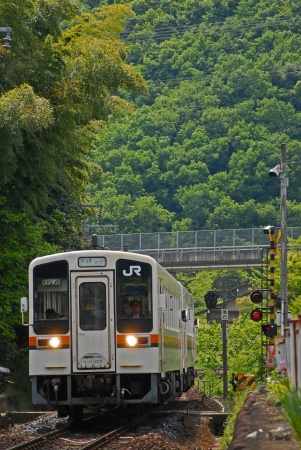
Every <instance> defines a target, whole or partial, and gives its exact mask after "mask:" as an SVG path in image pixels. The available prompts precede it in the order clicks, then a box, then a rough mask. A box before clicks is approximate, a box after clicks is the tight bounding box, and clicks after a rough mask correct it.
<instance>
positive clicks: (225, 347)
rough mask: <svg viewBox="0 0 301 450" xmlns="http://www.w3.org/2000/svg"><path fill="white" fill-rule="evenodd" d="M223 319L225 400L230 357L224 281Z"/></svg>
mask: <svg viewBox="0 0 301 450" xmlns="http://www.w3.org/2000/svg"><path fill="white" fill-rule="evenodd" d="M221 319H222V340H223V391H224V400H226V398H227V397H228V357H227V322H228V309H226V292H225V284H224V283H223V309H222V311H221Z"/></svg>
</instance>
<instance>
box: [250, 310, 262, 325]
mask: <svg viewBox="0 0 301 450" xmlns="http://www.w3.org/2000/svg"><path fill="white" fill-rule="evenodd" d="M262 316H263V314H262V311H260V309H258V308H256V309H253V311H251V314H250V317H251V320H253V321H254V322H260V321H261V320H262Z"/></svg>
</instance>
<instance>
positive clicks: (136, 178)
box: [0, 0, 301, 393]
mask: <svg viewBox="0 0 301 450" xmlns="http://www.w3.org/2000/svg"><path fill="white" fill-rule="evenodd" d="M100 4H101V5H102V6H101V7H100V8H98V6H99V5H100ZM108 4H109V5H108ZM0 17H1V26H3V27H6V26H9V27H11V28H12V30H13V31H12V36H11V37H12V41H11V50H10V51H8V52H7V51H5V50H4V49H2V47H1V50H0V76H1V96H0V142H1V153H0V199H1V205H0V206H1V214H0V231H1V233H0V236H1V237H0V242H1V256H0V279H1V281H0V284H1V291H0V307H1V320H0V343H1V349H3V351H2V352H1V354H2V359H1V361H0V362H1V364H2V365H9V366H10V367H14V361H15V360H16V358H15V355H16V348H15V346H14V343H13V341H12V338H13V337H14V335H13V326H14V324H15V323H17V322H19V321H20V315H19V298H20V296H21V295H26V290H27V266H28V263H29V261H30V260H31V259H33V258H34V257H35V256H36V255H41V254H46V253H50V252H52V251H56V250H58V249H63V250H68V249H73V248H79V247H80V246H81V245H82V239H81V222H82V219H83V218H84V217H87V216H88V215H90V216H91V220H90V221H91V222H95V221H98V220H99V219H98V218H97V219H96V216H95V217H93V215H92V214H93V212H94V210H92V211H89V210H87V209H82V208H81V206H80V205H81V204H82V203H87V202H88V203H90V202H91V203H93V202H94V203H97V204H101V217H100V223H101V225H105V224H117V225H118V227H119V228H118V229H119V231H120V232H123V233H125V232H152V231H161V230H163V231H164V230H168V231H169V230H192V229H206V228H207V229H215V228H240V227H241V228H243V227H259V226H265V225H267V224H268V223H271V224H274V225H275V226H278V225H279V217H280V214H279V204H280V202H279V180H277V179H276V180H271V179H270V178H269V177H268V171H269V169H270V168H271V167H274V166H275V165H276V164H279V162H280V161H279V159H280V145H281V143H285V144H287V153H288V155H287V156H288V161H290V164H289V166H288V167H289V168H288V172H289V173H288V175H289V179H290V185H289V189H288V213H289V214H288V225H289V226H299V224H300V214H301V179H300V177H299V176H298V173H299V170H300V154H299V153H300V141H301V126H300V125H301V115H300V112H299V109H300V101H301V81H300V68H299V64H300V62H301V46H300V40H301V38H300V33H299V30H300V23H301V6H300V5H299V4H298V3H297V2H294V1H292V0H283V1H280V0H274V1H273V2H269V1H267V0H262V1H248V0H239V1H236V2H234V1H233V0H214V1H213V0H200V1H198V2H196V1H194V0H176V1H171V0H163V1H162V2H160V3H159V2H157V1H153V0H147V1H146V0H133V1H132V2H130V1H126V2H122V3H116V4H112V2H111V1H106V0H104V1H101V2H100V1H99V0H81V1H80V0H23V1H22V2H20V1H19V0H0ZM1 37H2V38H3V37H4V35H3V36H1ZM143 78H144V79H145V80H146V83H145V82H144V81H143ZM146 85H147V87H146ZM147 88H148V89H147ZM292 162H295V163H296V164H292ZM95 214H96V213H95ZM298 248H299V243H296V244H295V247H294V249H293V250H292V251H291V252H290V254H289V261H288V267H289V297H290V301H291V309H292V311H293V314H294V315H297V314H298V313H299V312H300V308H301V279H300V270H299V268H300V267H299V266H300V263H299V261H300V252H299V251H298ZM276 270H278V266H277V265H276ZM278 273H279V271H278ZM179 278H180V279H181V281H182V282H183V283H184V284H185V285H186V286H187V287H188V288H189V289H190V290H191V292H192V293H193V295H194V296H195V298H196V300H197V307H198V309H202V308H203V307H204V301H203V297H204V294H205V292H206V291H207V290H210V289H211V288H214V289H217V290H221V288H220V286H221V283H222V284H223V282H224V281H226V282H227V283H228V284H227V283H226V284H227V286H228V288H229V289H231V288H232V287H235V286H236V285H238V284H240V283H243V282H250V283H251V284H253V285H254V286H259V285H260V283H261V280H260V274H259V273H257V272H254V273H242V272H240V273H236V274H235V275H234V274H233V273H230V274H228V275H224V274H222V273H221V272H215V273H206V274H204V273H199V274H197V275H195V274H189V275H187V274H182V275H181V276H179ZM276 289H277V290H278V292H279V276H278V274H277V279H276ZM241 306H242V307H241V311H242V313H243V314H242V317H241V318H240V319H239V320H238V321H237V322H235V324H234V325H232V326H231V327H230V328H229V343H228V348H229V367H230V369H229V370H230V371H234V372H236V371H239V370H242V371H248V372H252V373H254V374H255V376H256V377H258V378H259V377H260V376H261V375H262V372H261V367H262V366H261V363H262V360H261V342H260V332H259V331H258V324H254V323H252V322H251V321H250V320H249V319H248V313H249V312H250V310H251V308H252V305H251V304H250V302H248V300H244V303H242V305H241ZM242 329H243V330H244V339H242V331H241V330H242ZM208 336H210V339H208ZM221 345H222V343H221V339H220V327H219V325H213V326H211V327H209V326H207V325H206V324H205V323H203V322H202V326H201V328H200V330H199V334H198V350H199V351H198V365H199V367H202V368H203V367H206V375H205V377H207V379H209V378H210V379H212V378H213V377H214V376H213V374H214V373H215V372H214V370H215V368H216V367H218V366H220V365H221ZM4 349H8V350H9V351H6V352H5V351H4ZM215 380H216V381H215V386H214V390H215V392H216V393H220V392H221V388H222V385H221V380H220V379H218V378H216V377H215Z"/></svg>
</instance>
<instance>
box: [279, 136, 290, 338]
mask: <svg viewBox="0 0 301 450" xmlns="http://www.w3.org/2000/svg"><path fill="white" fill-rule="evenodd" d="M286 190H287V176H286V145H285V144H281V165H280V204H281V335H282V336H284V328H285V327H287V326H288V297H287V208H286Z"/></svg>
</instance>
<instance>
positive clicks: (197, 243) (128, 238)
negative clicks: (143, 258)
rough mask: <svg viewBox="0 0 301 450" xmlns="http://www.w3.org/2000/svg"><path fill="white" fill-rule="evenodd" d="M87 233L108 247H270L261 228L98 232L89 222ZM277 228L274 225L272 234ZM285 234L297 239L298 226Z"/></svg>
mask: <svg viewBox="0 0 301 450" xmlns="http://www.w3.org/2000/svg"><path fill="white" fill-rule="evenodd" d="M89 231H90V234H93V233H95V234H98V240H99V245H101V246H103V247H107V248H109V249H110V250H122V249H123V248H124V247H128V250H129V251H145V252H148V251H163V250H164V251H181V250H184V249H191V250H193V249H194V250H196V249H198V250H205V249H209V248H210V249H211V250H220V248H221V247H227V248H233V249H236V248H246V247H248V248H250V247H251V248H258V247H267V246H269V238H268V236H267V235H265V234H264V233H263V228H241V229H226V230H198V231H172V232H158V233H132V234H106V235H103V234H99V230H98V229H97V226H95V225H90V227H89ZM278 231H279V228H275V237H276V236H277V233H278ZM287 236H288V238H291V239H297V238H298V237H299V236H301V227H290V228H288V229H287Z"/></svg>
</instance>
